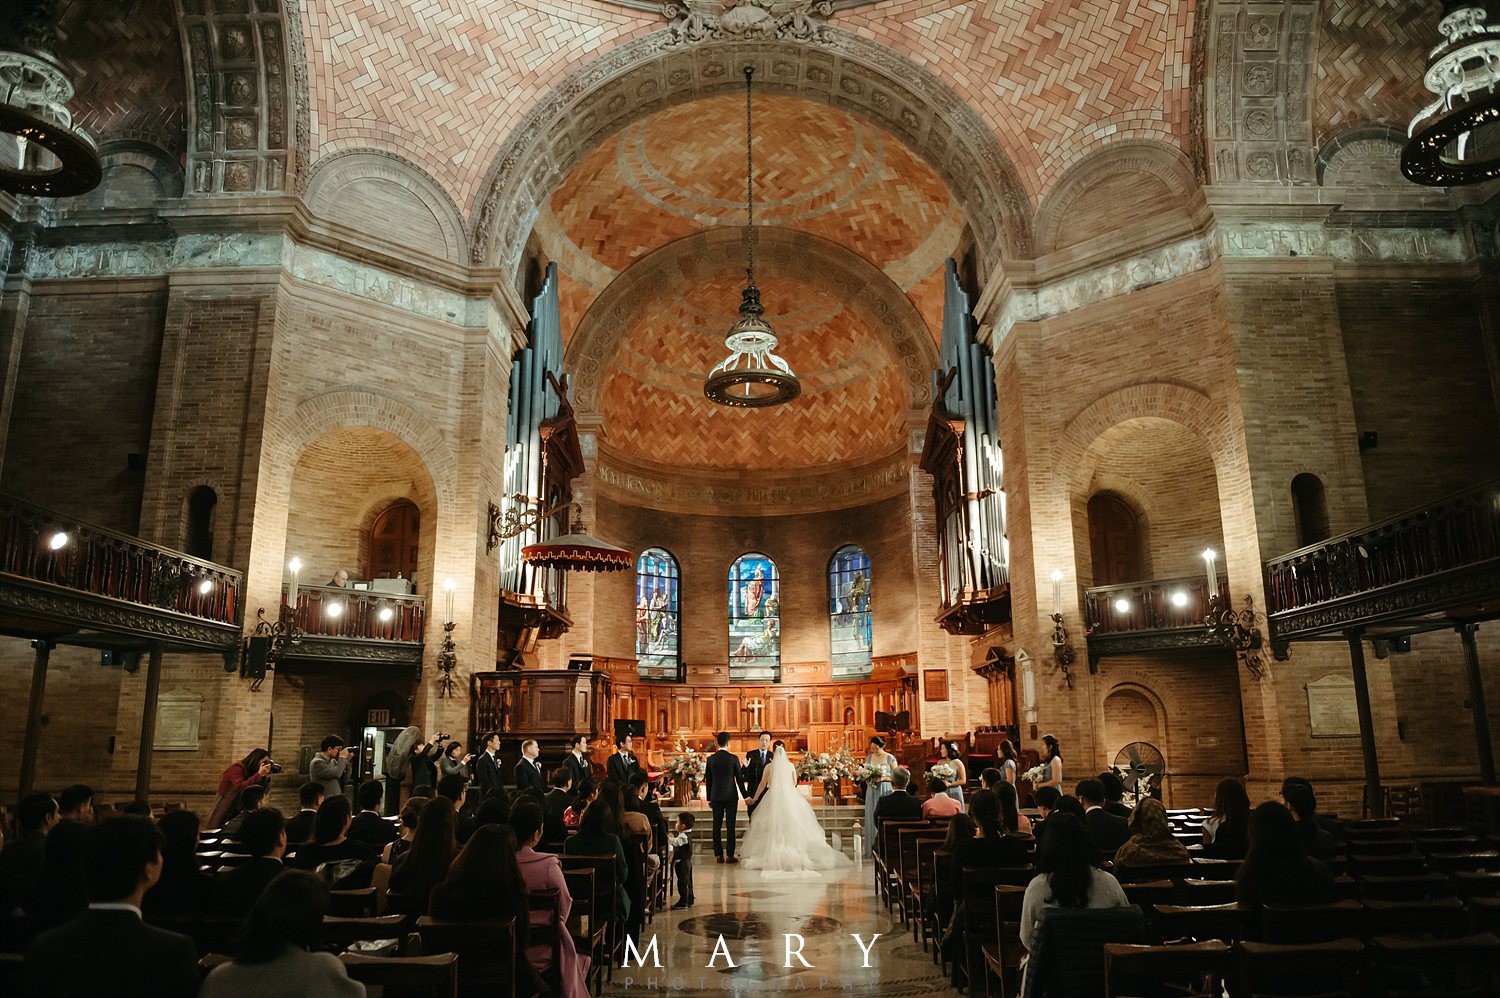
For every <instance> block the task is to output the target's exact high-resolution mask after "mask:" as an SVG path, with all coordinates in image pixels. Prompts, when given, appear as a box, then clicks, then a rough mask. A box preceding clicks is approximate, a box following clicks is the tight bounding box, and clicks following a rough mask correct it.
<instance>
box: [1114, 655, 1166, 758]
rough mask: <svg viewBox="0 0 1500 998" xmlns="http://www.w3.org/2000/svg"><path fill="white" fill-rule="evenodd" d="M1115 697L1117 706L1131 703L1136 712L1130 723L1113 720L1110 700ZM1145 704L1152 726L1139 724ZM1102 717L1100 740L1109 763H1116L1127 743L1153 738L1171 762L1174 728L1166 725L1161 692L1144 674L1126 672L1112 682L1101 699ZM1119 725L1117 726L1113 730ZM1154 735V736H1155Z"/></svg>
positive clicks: (1152, 741)
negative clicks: (1115, 759) (1171, 728)
mask: <svg viewBox="0 0 1500 998" xmlns="http://www.w3.org/2000/svg"><path fill="white" fill-rule="evenodd" d="M1111 700H1115V701H1116V704H1117V706H1119V705H1122V704H1126V703H1128V704H1129V705H1130V708H1131V709H1132V713H1134V714H1135V715H1136V716H1135V717H1134V718H1131V719H1130V721H1129V723H1119V722H1115V724H1112V723H1111V719H1110V701H1111ZM1142 707H1145V708H1148V709H1149V711H1150V715H1151V717H1152V727H1151V728H1150V729H1147V728H1145V727H1144V726H1143V725H1140V723H1139V722H1140V715H1141V713H1142V712H1141V710H1140V708H1142ZM1099 709H1100V717H1101V719H1102V720H1103V724H1102V726H1101V735H1100V738H1101V741H1102V743H1103V745H1104V759H1103V763H1104V765H1106V766H1112V765H1113V764H1114V757H1115V753H1116V752H1118V751H1120V749H1121V748H1123V747H1124V746H1125V745H1127V744H1129V743H1130V742H1133V741H1144V742H1150V743H1151V744H1152V745H1155V746H1156V747H1157V748H1158V749H1160V750H1161V754H1162V755H1163V756H1165V757H1166V758H1167V761H1168V762H1169V763H1170V762H1171V758H1172V755H1171V741H1172V738H1171V732H1170V730H1169V729H1168V727H1167V706H1166V703H1165V702H1164V701H1163V700H1162V698H1161V696H1160V695H1159V694H1158V693H1157V692H1156V690H1154V689H1152V688H1151V686H1150V685H1148V684H1147V683H1146V682H1145V681H1144V679H1143V678H1142V677H1138V676H1130V675H1128V674H1127V675H1126V676H1125V677H1122V678H1121V679H1120V681H1118V682H1116V683H1115V684H1114V685H1112V686H1110V687H1109V689H1108V690H1107V691H1106V692H1105V693H1104V696H1103V697H1102V698H1101V699H1100V701H1099ZM1115 728H1118V730H1112V729H1115ZM1153 735H1154V737H1153Z"/></svg>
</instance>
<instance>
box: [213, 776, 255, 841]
mask: <svg viewBox="0 0 1500 998" xmlns="http://www.w3.org/2000/svg"><path fill="white" fill-rule="evenodd" d="M265 800H266V787H265V785H264V784H256V785H255V786H250V787H246V788H245V789H244V790H241V791H240V799H239V802H238V805H237V813H236V814H235V816H234V817H232V818H230V819H229V820H228V821H226V822H224V827H223V828H222V829H220V831H222V832H223V833H224V835H225V837H226V838H231V839H237V838H239V837H240V825H241V824H243V823H244V821H245V816H246V815H248V814H250V813H251V812H252V811H254V810H256V809H257V808H259V807H260V806H261V805H262V804H264V803H265Z"/></svg>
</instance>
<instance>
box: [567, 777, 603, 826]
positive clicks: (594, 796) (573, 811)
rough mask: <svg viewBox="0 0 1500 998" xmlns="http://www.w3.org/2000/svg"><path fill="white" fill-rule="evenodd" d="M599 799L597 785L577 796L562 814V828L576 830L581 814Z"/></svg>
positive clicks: (581, 817)
mask: <svg viewBox="0 0 1500 998" xmlns="http://www.w3.org/2000/svg"><path fill="white" fill-rule="evenodd" d="M598 799H599V785H598V784H597V783H596V784H594V785H593V786H592V787H589V789H588V791H587V792H586V793H582V794H579V795H578V797H577V798H575V799H574V801H573V803H572V804H571V805H569V806H568V809H567V810H566V811H564V812H563V826H564V827H566V828H577V827H578V825H579V822H581V821H583V812H584V811H587V810H588V807H589V805H590V804H592V803H594V801H596V800H598Z"/></svg>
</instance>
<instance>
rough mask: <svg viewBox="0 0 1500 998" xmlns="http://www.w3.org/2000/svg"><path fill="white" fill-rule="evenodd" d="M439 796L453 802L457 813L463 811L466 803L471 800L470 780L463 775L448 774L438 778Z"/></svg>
mask: <svg viewBox="0 0 1500 998" xmlns="http://www.w3.org/2000/svg"><path fill="white" fill-rule="evenodd" d="M437 795H438V796H439V797H446V798H448V799H449V800H451V801H452V802H453V809H454V810H455V811H462V810H463V809H464V802H465V801H466V800H468V798H469V778H468V777H467V776H464V775H463V774H461V773H447V774H445V775H443V776H440V777H438V782H437Z"/></svg>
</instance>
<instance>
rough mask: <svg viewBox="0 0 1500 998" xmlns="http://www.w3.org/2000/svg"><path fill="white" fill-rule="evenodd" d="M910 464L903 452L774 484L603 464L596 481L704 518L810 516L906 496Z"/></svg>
mask: <svg viewBox="0 0 1500 998" xmlns="http://www.w3.org/2000/svg"><path fill="white" fill-rule="evenodd" d="M910 473H911V459H910V457H909V456H908V455H907V454H906V453H904V452H902V453H898V454H894V455H892V456H890V457H889V458H886V459H885V460H882V461H879V462H876V463H874V464H870V465H866V466H864V467H861V468H856V469H852V470H850V469H844V470H839V471H830V472H828V473H826V474H821V475H811V474H808V473H806V472H802V473H799V474H798V475H796V476H789V477H787V478H786V479H784V480H781V481H776V480H774V479H768V477H767V476H756V479H755V480H754V481H747V482H725V481H713V480H711V479H710V478H708V477H706V476H702V477H700V476H692V475H685V474H683V473H682V471H681V469H671V468H662V469H656V470H650V469H644V468H639V467H636V468H624V467H616V466H615V465H613V464H611V463H609V460H608V458H601V460H600V462H599V465H598V470H597V472H596V476H597V477H596V480H597V482H598V484H599V486H600V487H601V488H602V489H604V490H605V491H606V492H613V493H615V494H616V495H619V496H623V497H625V498H627V499H629V500H630V501H631V502H632V503H634V504H637V505H641V506H645V507H647V508H650V509H663V510H671V511H682V512H703V511H712V510H715V509H728V510H735V511H739V512H743V511H747V510H761V511H782V512H788V511H797V512H814V511H820V510H829V509H844V508H848V507H851V506H862V505H865V504H866V503H870V502H874V501H875V500H878V499H886V498H889V497H891V496H896V495H900V494H901V493H902V492H904V491H906V487H907V478H908V476H909V475H910Z"/></svg>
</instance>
